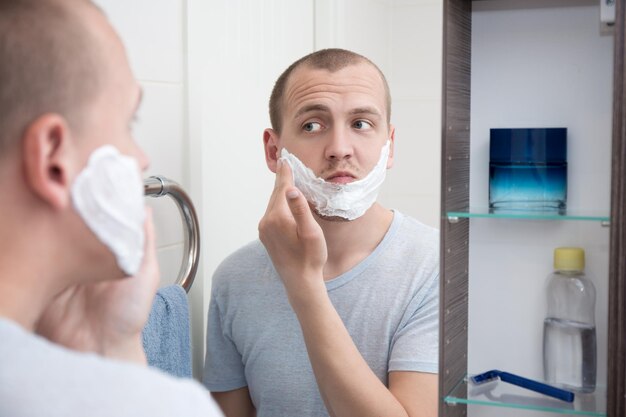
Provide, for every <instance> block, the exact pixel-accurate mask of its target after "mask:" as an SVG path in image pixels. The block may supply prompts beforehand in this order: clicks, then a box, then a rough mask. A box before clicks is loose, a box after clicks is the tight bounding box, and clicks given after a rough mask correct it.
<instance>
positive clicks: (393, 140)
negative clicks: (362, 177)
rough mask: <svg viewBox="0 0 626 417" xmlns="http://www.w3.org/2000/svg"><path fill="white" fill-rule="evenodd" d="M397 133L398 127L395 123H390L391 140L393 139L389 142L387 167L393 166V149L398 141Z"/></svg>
mask: <svg viewBox="0 0 626 417" xmlns="http://www.w3.org/2000/svg"><path fill="white" fill-rule="evenodd" d="M395 135H396V128H395V127H394V126H393V125H389V140H390V141H391V143H390V144H389V159H387V169H389V168H391V167H392V166H393V150H394V144H395V143H396V141H395Z"/></svg>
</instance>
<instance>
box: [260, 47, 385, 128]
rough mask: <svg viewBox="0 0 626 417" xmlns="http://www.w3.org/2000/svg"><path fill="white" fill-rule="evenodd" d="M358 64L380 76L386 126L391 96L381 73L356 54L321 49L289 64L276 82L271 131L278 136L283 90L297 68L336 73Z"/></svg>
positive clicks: (270, 105) (272, 102)
mask: <svg viewBox="0 0 626 417" xmlns="http://www.w3.org/2000/svg"><path fill="white" fill-rule="evenodd" d="M360 63H367V64H369V65H371V66H372V67H374V68H375V69H376V71H377V72H378V74H379V75H380V78H381V81H382V83H383V87H384V89H385V107H386V111H387V124H389V122H390V120H391V94H390V92H389V85H388V84H387V79H386V78H385V75H384V74H383V72H382V71H381V70H380V68H378V66H376V64H374V63H373V62H372V61H370V60H369V59H367V58H366V57H364V56H363V55H359V54H357V53H356V52H352V51H348V50H346V49H339V48H329V49H321V50H319V51H316V52H313V53H311V54H308V55H306V56H304V57H302V58H300V59H298V60H297V61H296V62H294V63H293V64H291V65H290V66H289V67H288V68H287V69H286V70H285V71H284V72H283V73H282V74H281V75H280V77H278V79H277V80H276V83H275V84H274V88H273V89H272V94H271V96H270V103H269V107H270V122H271V123H272V129H274V130H275V131H276V132H277V133H279V134H280V131H281V129H282V112H283V99H284V95H285V88H286V86H287V82H288V81H289V77H290V76H291V74H292V73H293V72H294V70H296V69H297V68H300V67H303V66H306V67H309V68H314V69H324V70H328V71H330V72H331V73H333V72H337V71H339V70H341V69H343V68H345V67H348V66H350V65H357V64H360Z"/></svg>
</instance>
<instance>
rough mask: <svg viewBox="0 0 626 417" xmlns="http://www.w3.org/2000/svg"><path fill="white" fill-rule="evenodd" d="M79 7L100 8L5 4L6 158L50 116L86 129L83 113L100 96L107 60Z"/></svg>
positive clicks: (1, 117) (0, 76) (41, 0)
mask: <svg viewBox="0 0 626 417" xmlns="http://www.w3.org/2000/svg"><path fill="white" fill-rule="evenodd" d="M76 5H80V6H83V5H89V6H91V7H95V8H97V7H96V6H94V5H93V4H92V3H91V2H90V1H89V0H74V1H67V0H0V154H1V153H2V151H3V150H5V149H6V148H7V147H9V146H11V145H13V144H15V143H16V142H17V141H18V139H19V138H20V137H21V136H22V135H23V133H24V129H25V128H26V127H27V126H28V124H29V123H31V122H32V121H34V120H35V119H36V118H37V117H39V116H41V115H42V114H45V113H49V112H53V113H58V114H61V115H62V116H63V117H65V118H66V120H67V121H68V124H69V125H70V126H71V127H72V128H77V129H78V128H80V125H81V123H80V120H81V117H80V116H81V114H83V113H82V112H81V109H83V108H84V107H85V105H86V104H88V103H89V102H90V100H92V99H94V98H95V97H96V95H97V93H98V92H99V88H98V87H100V76H99V74H100V73H101V70H100V68H99V67H101V66H102V59H98V55H97V54H98V53H97V52H95V50H97V49H99V48H97V44H95V41H94V39H95V37H94V36H93V35H92V34H91V31H90V29H89V28H88V27H87V26H86V25H85V24H84V23H83V22H82V19H81V16H80V15H79V14H78V12H77V11H76ZM98 10H99V9H98Z"/></svg>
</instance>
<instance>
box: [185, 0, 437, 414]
mask: <svg viewBox="0 0 626 417" xmlns="http://www.w3.org/2000/svg"><path fill="white" fill-rule="evenodd" d="M217 3H219V4H220V5H219V6H218V5H213V6H205V8H204V10H200V9H196V11H198V13H195V14H193V15H190V16H189V17H190V19H191V20H190V23H191V31H190V35H191V37H190V64H191V63H193V62H199V63H200V64H201V68H202V71H199V72H197V73H194V72H193V71H192V70H191V69H190V74H191V78H190V84H191V83H194V82H197V84H195V85H202V94H201V97H197V96H196V95H195V94H196V93H191V97H190V100H191V105H192V106H193V105H194V97H195V99H196V100H197V101H195V103H201V106H200V107H201V108H202V111H201V112H200V113H201V117H198V119H197V121H198V123H199V124H200V125H201V129H199V130H200V131H201V132H202V135H201V136H202V139H203V140H202V141H201V142H202V146H198V147H197V150H198V152H194V149H195V148H194V144H193V143H192V149H191V150H192V155H195V157H196V158H200V159H201V160H202V161H201V162H202V163H199V164H197V166H198V167H201V168H199V169H198V171H197V173H196V174H197V175H196V174H194V173H193V172H192V176H193V177H194V178H201V180H196V181H201V183H202V187H201V188H202V192H203V194H204V195H206V196H207V197H206V198H205V200H206V201H209V200H210V201H211V204H207V205H204V206H203V208H202V215H201V218H202V219H203V221H204V225H203V230H205V231H207V232H206V233H205V234H204V235H203V241H204V242H206V244H205V246H204V248H205V249H204V261H205V262H204V271H205V275H206V276H212V278H211V282H210V284H209V283H208V282H207V285H206V286H205V293H206V294H207V298H208V294H209V290H208V288H209V286H210V288H211V290H210V293H211V296H210V300H209V301H208V304H209V306H208V308H209V312H208V323H207V324H208V326H207V345H206V352H207V354H206V360H205V367H204V377H203V382H204V384H205V385H206V386H207V388H208V389H209V390H210V391H211V392H212V393H213V396H214V397H215V398H216V399H217V400H218V402H219V403H220V405H221V406H222V408H223V409H224V411H225V412H226V414H227V415H247V413H251V412H253V411H256V413H257V415H258V416H262V415H271V416H277V415H286V416H287V415H312V416H313V415H315V416H318V415H322V416H323V415H329V414H330V415H338V416H341V415H360V416H366V415H382V414H384V415H392V414H393V413H397V414H398V415H403V414H404V415H406V414H408V415H410V416H413V415H430V416H435V415H436V413H437V374H436V372H437V360H438V346H437V343H438V342H437V340H438V336H437V331H438V313H439V311H438V290H439V287H438V260H439V256H438V251H439V247H438V231H437V230H436V227H437V226H438V223H439V220H438V219H439V215H438V210H439V175H440V173H439V160H440V155H439V152H440V151H439V149H440V148H439V146H440V137H439V133H440V121H439V119H440V107H441V93H440V85H441V83H440V79H441V40H440V39H441V19H442V16H441V13H442V10H441V7H442V6H441V4H440V3H438V2H434V3H433V2H428V3H429V4H428V5H424V4H422V3H423V2H402V4H398V3H397V2H391V1H388V2H385V1H382V2H380V1H378V2H356V1H341V2H334V3H332V4H331V3H330V2H324V1H316V2H314V3H313V4H314V6H315V7H313V4H312V2H310V1H282V2H281V1H276V2H273V3H272V4H271V6H270V5H268V4H267V3H265V4H264V5H261V4H256V3H255V4H252V3H253V2H247V3H246V2H240V3H238V5H237V7H234V6H231V4H232V3H227V2H223V4H222V3H220V2H217ZM354 6H358V7H354ZM217 9H219V10H217ZM202 11H204V12H205V13H202ZM279 11H280V12H279ZM258 16H266V17H267V20H263V19H258ZM200 20H202V22H200ZM269 22H271V24H268V23H269ZM194 28H195V29H194ZM194 34H198V35H202V36H197V37H196V36H194ZM194 39H203V41H202V42H200V41H198V40H194ZM207 39H210V40H211V41H210V42H208V41H207ZM425 39H428V40H429V42H424V40H425ZM196 42H197V43H196ZM194 45H195V47H194ZM325 48H345V49H347V50H350V51H354V52H356V53H357V54H359V55H356V54H353V53H349V52H345V51H337V50H335V51H330V52H328V51H327V52H324V53H318V54H314V55H308V54H310V53H312V52H314V51H321V50H324V49H325ZM361 55H362V56H364V57H367V59H365V58H363V57H362V56H361ZM304 56H308V58H306V61H305V62H300V64H299V65H297V66H296V68H295V69H293V71H292V72H290V73H288V74H285V76H284V77H283V80H284V83H281V82H278V83H276V80H277V79H279V76H280V75H281V74H282V73H283V72H284V71H285V70H286V69H287V68H288V67H289V66H290V64H292V63H294V62H296V61H297V60H298V59H300V58H302V57H304ZM369 60H371V62H370V61H369ZM373 63H374V64H375V66H374V65H373ZM379 70H380V71H381V72H382V73H383V74H384V75H385V78H386V80H387V84H388V86H386V85H385V84H386V83H385V82H384V79H383V78H382V77H381V74H380V73H379ZM194 74H195V78H194ZM275 83H276V84H275ZM386 87H388V89H389V91H390V92H391V96H392V98H393V100H392V102H393V105H392V106H391V108H389V107H388V104H387V102H388V98H387V91H386ZM272 88H274V97H275V103H274V104H275V109H274V110H275V111H274V112H273V113H274V117H273V118H272V120H270V117H269V112H268V101H269V99H270V96H271V95H272ZM388 118H389V120H388ZM387 142H389V145H388V148H387V147H386V144H387ZM261 144H262V145H263V147H264V153H262V152H263V151H262V150H261V148H260V146H259V145H261ZM387 152H388V153H387ZM281 155H282V156H285V157H286V158H287V161H288V162H286V163H282V164H281V163H279V162H278V158H279V157H280V156H281ZM381 161H382V162H381ZM381 166H382V168H380V167H381ZM304 167H308V168H310V169H311V170H312V172H313V176H314V177H321V178H322V179H323V180H324V181H325V183H324V184H321V185H320V184H318V182H321V181H315V180H314V179H311V178H310V177H308V176H307V175H306V169H305V168H304ZM377 167H378V168H377ZM387 167H389V168H391V169H388V170H386V169H384V168H387ZM292 173H295V175H293V176H292ZM381 173H383V174H384V173H386V179H385V182H384V185H383V186H382V188H381V189H380V193H379V194H378V199H377V203H375V204H373V205H371V206H369V205H368V206H367V207H366V209H365V211H364V213H356V214H354V213H353V214H354V216H356V217H354V218H351V219H350V220H347V219H345V218H344V217H345V216H348V217H352V214H351V215H346V213H345V212H344V210H343V209H344V208H345V207H342V206H341V202H342V201H344V200H347V199H349V198H352V197H351V196H350V195H348V194H346V192H347V191H346V190H350V189H352V190H353V191H354V190H356V191H355V192H365V193H364V194H367V191H376V185H377V184H378V182H379V181H377V180H380V179H381V175H379V174H381ZM276 178H277V180H275V179H276ZM294 180H295V185H296V186H298V189H299V190H301V191H300V192H296V193H291V191H293V190H294V188H293V185H294V183H293V181H294ZM333 183H334V184H333ZM350 183H351V184H350ZM275 184H276V185H275ZM337 188H341V189H342V193H344V194H341V195H339V196H336V195H333V196H331V195H330V193H332V191H331V192H329V189H331V190H332V189H337ZM307 200H308V202H310V203H312V204H310V205H309V204H307ZM329 201H330V206H331V207H330V208H329V207H328V204H326V203H328V202H329ZM359 201H360V200H359ZM335 203H337V204H336V205H334V204H335ZM309 207H310V208H312V210H310V209H309ZM348 208H352V206H350V207H348ZM392 209H393V211H392ZM293 213H295V215H294V214H293ZM259 235H260V240H258V237H259ZM247 242H252V243H247ZM418 413H422V414H418ZM424 413H425V414H424Z"/></svg>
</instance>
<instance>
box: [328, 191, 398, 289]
mask: <svg viewBox="0 0 626 417" xmlns="http://www.w3.org/2000/svg"><path fill="white" fill-rule="evenodd" d="M316 219H317V221H318V223H319V224H320V226H321V228H322V230H323V231H324V237H325V238H326V246H327V248H328V260H327V262H326V266H325V267H324V280H330V279H333V278H336V277H337V276H339V275H341V274H343V273H345V272H347V271H349V270H350V269H352V268H354V267H355V266H356V265H357V264H358V263H359V262H361V261H363V260H364V259H365V258H367V257H368V256H369V255H370V254H371V253H372V252H373V251H374V249H376V247H377V246H378V244H379V243H380V242H381V241H382V240H383V238H384V237H385V234H386V233H387V230H389V226H390V225H391V222H392V220H393V212H392V211H391V210H388V209H386V208H384V207H382V206H380V205H379V204H378V203H374V205H373V206H372V207H370V208H369V210H367V212H365V214H364V215H363V216H361V217H359V218H358V219H355V220H352V221H332V220H324V219H322V218H319V217H317V216H316Z"/></svg>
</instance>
